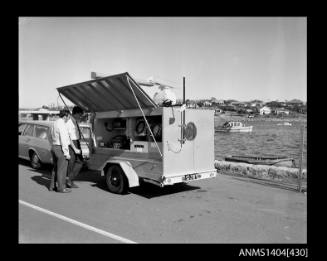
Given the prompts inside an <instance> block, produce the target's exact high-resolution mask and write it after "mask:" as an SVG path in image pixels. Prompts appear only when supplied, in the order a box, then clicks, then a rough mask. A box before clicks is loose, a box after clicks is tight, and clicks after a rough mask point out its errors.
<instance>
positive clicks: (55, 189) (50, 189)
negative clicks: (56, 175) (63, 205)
mask: <svg viewBox="0 0 327 261" xmlns="http://www.w3.org/2000/svg"><path fill="white" fill-rule="evenodd" d="M49 191H57V188H56V187H50V188H49Z"/></svg>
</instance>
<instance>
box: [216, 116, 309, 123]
mask: <svg viewBox="0 0 327 261" xmlns="http://www.w3.org/2000/svg"><path fill="white" fill-rule="evenodd" d="M215 120H224V121H247V122H252V121H276V122H303V123H306V122H307V117H306V116H300V117H284V118H279V117H263V116H257V117H254V118H248V117H247V116H236V115H225V114H221V115H216V116H215Z"/></svg>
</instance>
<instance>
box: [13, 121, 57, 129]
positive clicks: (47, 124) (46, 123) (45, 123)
mask: <svg viewBox="0 0 327 261" xmlns="http://www.w3.org/2000/svg"><path fill="white" fill-rule="evenodd" d="M22 123H28V124H36V125H42V126H47V127H51V126H52V125H53V123H54V121H30V120H29V121H19V124H22Z"/></svg>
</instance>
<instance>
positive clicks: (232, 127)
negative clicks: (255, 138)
mask: <svg viewBox="0 0 327 261" xmlns="http://www.w3.org/2000/svg"><path fill="white" fill-rule="evenodd" d="M252 129H253V126H245V125H244V124H243V123H242V122H239V121H226V122H225V123H224V124H223V125H222V126H219V127H216V128H215V132H251V131H252Z"/></svg>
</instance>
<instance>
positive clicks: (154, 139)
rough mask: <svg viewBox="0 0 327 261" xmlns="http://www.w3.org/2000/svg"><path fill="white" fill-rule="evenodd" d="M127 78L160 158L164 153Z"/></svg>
mask: <svg viewBox="0 0 327 261" xmlns="http://www.w3.org/2000/svg"><path fill="white" fill-rule="evenodd" d="M126 78H127V82H128V85H129V87H130V88H131V91H132V93H133V95H134V97H135V100H136V102H137V105H138V107H139V109H140V110H141V112H142V115H143V118H144V121H145V123H146V125H147V126H148V129H149V131H150V134H151V136H152V138H153V141H154V143H155V144H156V147H157V149H158V151H159V154H160V156H161V157H162V153H161V151H160V148H159V145H158V143H157V141H156V138H155V137H154V135H153V133H152V131H151V128H150V125H149V123H148V121H147V119H146V117H145V115H144V112H143V110H142V107H141V105H140V103H139V101H138V99H137V97H136V95H135V93H134V90H133V88H132V86H131V84H130V82H129V77H128V76H126Z"/></svg>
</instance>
